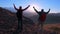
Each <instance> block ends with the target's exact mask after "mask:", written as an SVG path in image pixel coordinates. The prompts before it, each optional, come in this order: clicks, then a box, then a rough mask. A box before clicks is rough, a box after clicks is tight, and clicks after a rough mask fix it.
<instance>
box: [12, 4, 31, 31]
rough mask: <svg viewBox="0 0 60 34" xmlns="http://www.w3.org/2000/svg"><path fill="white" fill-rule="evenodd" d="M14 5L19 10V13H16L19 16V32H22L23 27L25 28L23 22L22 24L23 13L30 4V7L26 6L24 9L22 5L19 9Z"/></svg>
mask: <svg viewBox="0 0 60 34" xmlns="http://www.w3.org/2000/svg"><path fill="white" fill-rule="evenodd" d="M13 5H14V8H15V10H17V13H16V16H17V18H18V28H17V30H18V32H21V31H22V29H23V26H22V25H23V24H22V14H23V11H25V10H26V9H28V8H29V7H30V5H28V7H26V8H25V9H22V6H20V7H19V9H17V8H16V6H15V4H13Z"/></svg>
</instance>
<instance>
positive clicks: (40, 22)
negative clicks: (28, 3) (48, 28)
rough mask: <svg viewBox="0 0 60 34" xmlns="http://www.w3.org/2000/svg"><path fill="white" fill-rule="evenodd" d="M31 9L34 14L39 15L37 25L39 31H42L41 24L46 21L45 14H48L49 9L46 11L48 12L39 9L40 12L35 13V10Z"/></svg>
mask: <svg viewBox="0 0 60 34" xmlns="http://www.w3.org/2000/svg"><path fill="white" fill-rule="evenodd" d="M33 8H34V10H35V11H36V13H38V15H39V18H38V21H39V23H38V25H41V30H43V24H44V22H45V20H46V16H47V14H48V13H49V12H50V9H49V10H48V12H44V9H41V11H37V10H36V9H35V7H33Z"/></svg>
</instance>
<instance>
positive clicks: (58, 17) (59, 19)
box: [6, 8, 60, 23]
mask: <svg viewBox="0 0 60 34" xmlns="http://www.w3.org/2000/svg"><path fill="white" fill-rule="evenodd" d="M6 9H8V10H10V11H12V12H16V10H15V9H14V8H6ZM23 15H24V16H26V17H28V18H30V19H32V20H33V21H34V22H37V19H38V15H37V14H35V13H32V12H30V11H24V13H23ZM45 22H46V23H48V22H50V23H52V22H53V23H55V22H56V23H60V13H49V14H48V15H47V19H46V21H45Z"/></svg>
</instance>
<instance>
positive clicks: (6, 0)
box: [0, 0, 60, 13]
mask: <svg viewBox="0 0 60 34" xmlns="http://www.w3.org/2000/svg"><path fill="white" fill-rule="evenodd" d="M13 3H14V4H15V5H16V7H17V8H18V7H19V6H22V7H23V8H25V7H27V6H28V5H30V7H29V10H31V11H33V6H34V7H35V8H36V9H37V10H38V11H40V10H41V9H44V11H46V12H47V11H48V10H49V8H50V9H51V11H50V13H60V0H0V7H13Z"/></svg>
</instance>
